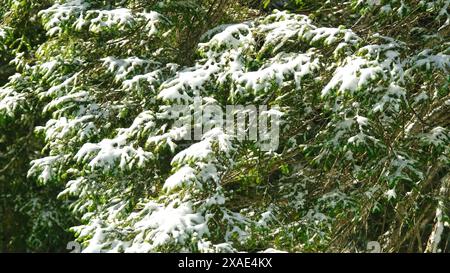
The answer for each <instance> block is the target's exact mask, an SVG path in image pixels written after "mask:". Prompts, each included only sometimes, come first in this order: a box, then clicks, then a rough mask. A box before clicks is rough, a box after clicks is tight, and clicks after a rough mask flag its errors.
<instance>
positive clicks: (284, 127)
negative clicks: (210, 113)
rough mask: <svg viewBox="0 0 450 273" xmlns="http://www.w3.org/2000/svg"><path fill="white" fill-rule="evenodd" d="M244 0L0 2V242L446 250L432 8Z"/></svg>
mask: <svg viewBox="0 0 450 273" xmlns="http://www.w3.org/2000/svg"><path fill="white" fill-rule="evenodd" d="M247 2H249V1H237V2H235V1H222V0H202V1H176V0H164V1H153V0H143V1H131V0H130V1H97V0H92V1H88V0H85V1H84V0H71V1H32V0H26V1H14V0H13V1H4V5H2V6H1V8H0V14H1V15H2V16H3V17H2V18H3V19H2V21H1V23H0V61H1V62H0V85H1V86H2V87H0V196H1V205H0V214H1V215H0V219H2V220H1V226H0V234H2V235H3V236H2V237H1V238H0V244H1V246H2V251H63V250H64V248H65V246H66V244H67V242H68V241H70V240H72V239H76V240H77V241H79V242H81V243H82V244H83V247H84V248H85V249H84V250H85V251H86V252H96V251H105V252H108V251H110V252H116V251H119V252H152V251H194V252H234V251H251V252H255V251H264V250H265V249H269V248H275V249H278V250H283V251H301V252H307V251H335V252H344V251H345V252H346V251H351V252H360V251H365V250H366V245H367V242H369V241H379V242H380V243H381V245H382V248H383V251H387V252H396V251H408V252H438V251H442V252H448V251H449V248H448V245H449V244H448V238H449V236H448V235H449V228H448V225H449V224H448V223H449V222H448V221H449V213H450V212H449V210H450V207H449V199H450V198H449V186H450V175H449V166H450V122H449V121H450V116H449V114H448V113H450V111H449V110H450V109H449V107H450V97H449V96H450V91H449V83H450V78H449V76H448V75H449V73H448V72H449V69H450V41H449V39H448V37H449V35H448V33H449V32H448V31H449V22H450V19H449V18H450V16H449V13H448V7H449V5H450V1H448V0H446V1H421V2H420V4H418V5H416V1H395V0H394V1H364V0H359V1H347V2H343V1H298V0H296V1H278V2H277V1H258V3H256V4H257V5H256V6H255V4H254V3H253V4H252V3H247ZM275 2H276V3H275ZM281 2H283V3H281ZM261 4H262V7H261ZM277 5H282V7H283V9H289V10H290V11H279V10H277V11H273V12H270V13H269V14H264V12H266V11H267V9H275V8H278V9H280V6H277ZM248 6H250V7H252V8H253V9H252V8H249V7H248ZM255 7H258V8H261V10H265V11H257V10H255V9H254V8H255ZM258 14H259V15H260V16H256V15H258ZM242 22H244V23H242ZM199 96H201V99H200V101H196V100H195V98H197V97H199ZM179 105H182V106H185V107H187V109H189V111H191V113H193V115H194V116H195V115H196V114H198V113H201V111H202V109H206V108H207V107H217V108H219V109H225V107H226V106H227V105H245V106H248V105H265V106H269V108H270V107H272V109H271V110H270V111H268V112H265V113H261V114H264V115H267V116H270V115H272V116H271V117H273V115H274V116H279V117H281V120H282V122H281V123H280V134H279V145H278V147H277V148H273V149H270V150H265V149H262V148H261V145H260V143H257V142H255V141H251V140H249V139H239V138H236V137H235V136H234V135H233V134H230V133H229V132H228V131H225V130H223V129H222V128H220V127H214V126H211V127H208V129H207V130H206V132H204V133H205V134H204V135H203V138H202V139H200V140H185V139H184V138H185V136H186V135H187V134H190V133H191V130H194V129H195V128H198V127H199V126H201V125H204V124H201V123H200V121H199V120H194V124H193V127H187V126H186V124H180V123H179V122H177V121H175V120H170V119H168V118H167V117H169V116H171V115H172V114H173V113H172V112H170V111H171V109H172V108H170V107H171V106H179ZM237 113H238V114H245V113H246V109H245V108H242V109H238V110H237ZM181 119H182V118H181ZM210 122H211V124H208V125H214V124H213V123H214V121H213V120H212V121H210ZM260 136H261V133H260ZM69 230H70V232H71V234H73V236H74V238H71V236H70V235H69V233H68V232H69Z"/></svg>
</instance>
